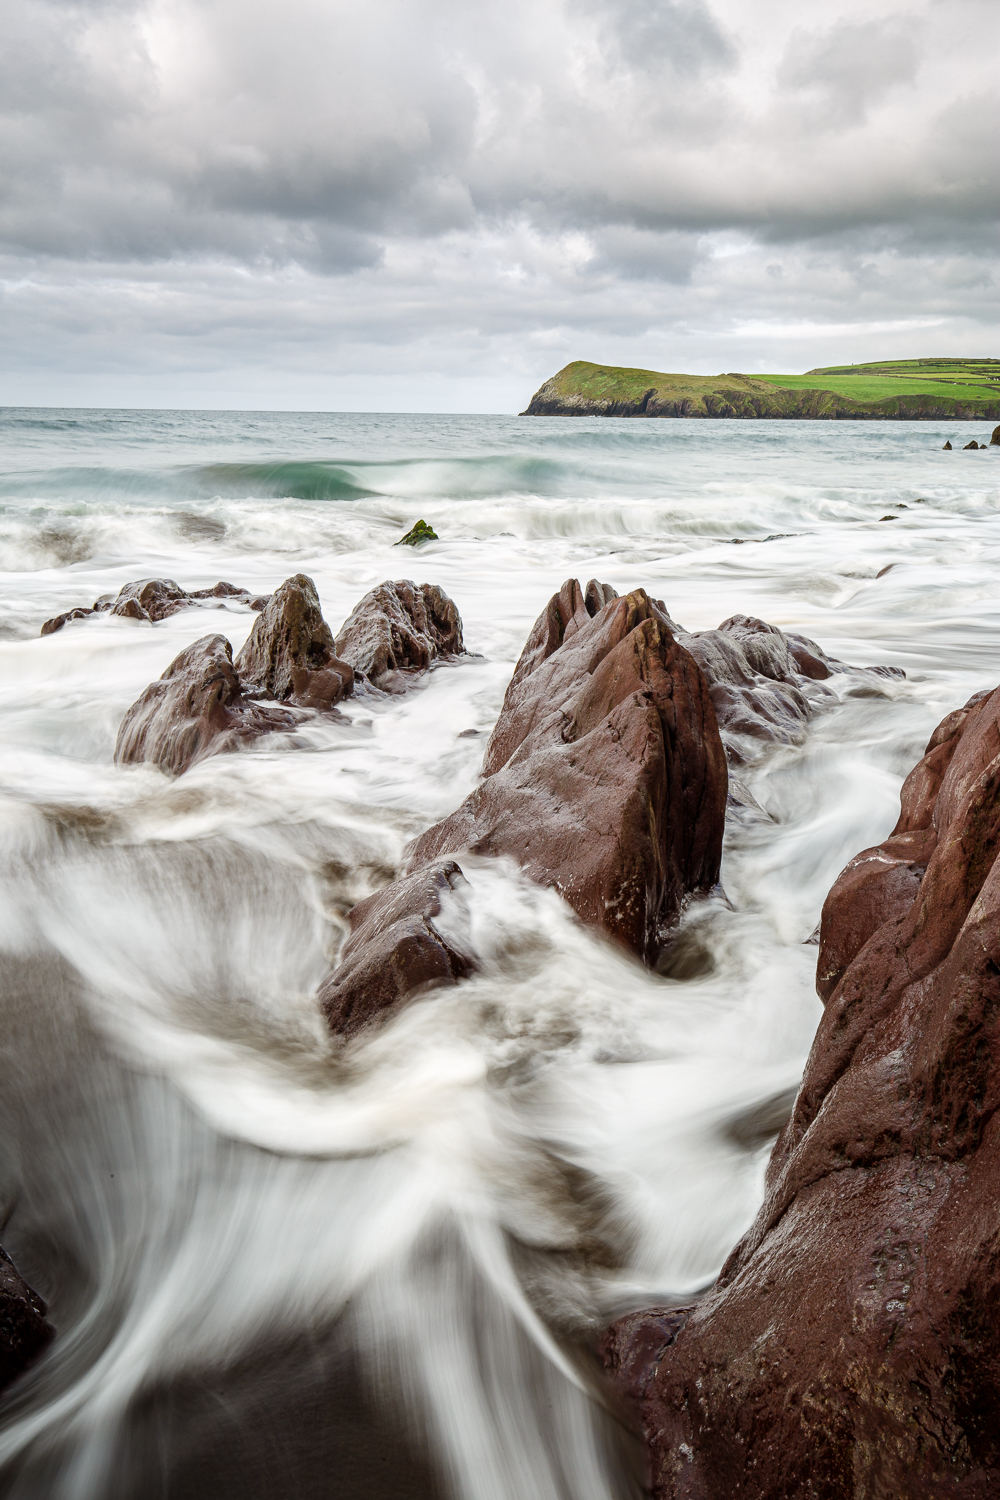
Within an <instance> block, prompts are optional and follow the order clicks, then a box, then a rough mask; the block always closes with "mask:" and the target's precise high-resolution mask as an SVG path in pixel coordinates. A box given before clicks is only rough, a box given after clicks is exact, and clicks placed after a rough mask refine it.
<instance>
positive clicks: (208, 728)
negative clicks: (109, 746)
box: [115, 635, 299, 776]
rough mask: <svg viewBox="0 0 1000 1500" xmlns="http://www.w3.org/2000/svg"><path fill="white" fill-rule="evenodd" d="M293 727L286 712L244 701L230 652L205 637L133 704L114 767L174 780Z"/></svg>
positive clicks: (218, 638)
mask: <svg viewBox="0 0 1000 1500" xmlns="http://www.w3.org/2000/svg"><path fill="white" fill-rule="evenodd" d="M298 722H299V719H298V718H297V717H296V716H295V715H294V714H292V713H290V712H289V711H288V709H286V708H283V707H279V706H278V705H277V704H274V703H257V702H255V701H253V700H252V699H247V698H245V697H244V696H243V691H242V689H241V687H240V680H239V677H238V675H237V672H236V668H235V667H234V666H233V648H232V646H231V645H230V644H229V642H228V641H227V640H226V638H225V636H224V635H206V636H202V638H201V640H199V641H195V642H194V644H193V645H192V646H188V647H186V648H185V649H184V650H183V651H182V652H181V653H180V655H179V656H176V657H175V658H174V660H173V661H172V662H171V663H170V665H169V667H168V668H167V670H166V671H165V672H164V674H163V676H162V677H161V678H159V679H158V681H156V682H152V683H150V685H149V687H148V688H146V690H145V692H144V693H143V694H142V696H141V697H140V698H138V699H137V700H136V702H135V703H133V704H132V707H131V708H130V709H129V711H128V713H127V714H126V715H125V717H124V719H123V720H122V722H121V727H120V729H119V730H118V741H117V744H116V745H115V763H116V765H131V764H136V763H138V762H141V761H149V762H152V763H153V764H154V765H157V766H159V768H160V770H161V771H166V772H167V774H168V775H171V776H179V775H180V774H181V772H182V771H186V770H188V768H189V767H190V766H193V765H196V764H197V762H198V761H200V760H204V759H205V757H206V756H207V755H218V754H220V753H223V752H225V751H231V750H237V749H239V748H240V746H242V745H246V744H248V743H249V742H250V741H251V740H254V739H257V738H258V737H259V736H260V735H262V734H269V733H271V732H272V731H274V730H281V729H294V727H295V725H296V724H297V723H298Z"/></svg>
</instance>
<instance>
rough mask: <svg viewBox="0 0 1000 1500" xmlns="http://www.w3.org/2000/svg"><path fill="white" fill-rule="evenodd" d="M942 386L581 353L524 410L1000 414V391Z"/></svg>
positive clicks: (568, 413)
mask: <svg viewBox="0 0 1000 1500" xmlns="http://www.w3.org/2000/svg"><path fill="white" fill-rule="evenodd" d="M949 389H950V387H949V385H947V384H942V385H941V388H940V390H935V389H931V390H929V391H914V392H913V393H912V394H903V395H901V394H898V393H895V394H889V395H887V396H886V397H884V398H882V399H880V400H874V401H861V400H855V399H853V398H852V397H850V396H847V395H843V394H841V393H838V392H837V391H833V390H828V389H823V388H822V382H821V381H820V382H819V383H818V384H817V387H816V389H792V388H786V387H784V386H781V385H776V384H775V383H774V381H773V380H771V379H765V378H763V377H758V376H753V375H741V374H735V373H734V374H729V375H667V374H661V373H659V372H657V371H655V370H633V369H624V368H618V367H616V366H601V365H594V364H591V363H590V362H589V361H587V360H574V361H573V363H572V364H568V365H566V366H565V367H564V368H563V369H562V370H560V371H559V372H558V374H556V375H553V376H552V377H551V378H550V379H549V380H546V381H545V383H544V384H543V385H542V386H540V387H539V389H538V390H537V391H536V392H535V394H534V395H533V396H532V398H531V400H530V401H529V403H528V405H527V407H526V409H525V410H524V411H523V412H521V416H523V417H715V418H720V417H721V418H727V417H728V418H733V417H736V418H747V419H751V420H753V419H759V418H779V419H780V418H785V419H795V418H809V419H812V420H817V419H821V420H828V421H837V420H840V421H910V422H912V421H920V420H924V421H935V420H936V421H961V422H971V421H995V420H996V419H997V418H998V417H1000V391H998V392H997V394H996V397H995V398H994V397H993V396H992V394H990V395H989V396H988V397H987V398H986V399H983V400H970V399H967V398H965V397H963V396H958V397H956V396H952V395H949V394H948V391H949Z"/></svg>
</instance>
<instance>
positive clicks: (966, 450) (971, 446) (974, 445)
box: [962, 438, 979, 453]
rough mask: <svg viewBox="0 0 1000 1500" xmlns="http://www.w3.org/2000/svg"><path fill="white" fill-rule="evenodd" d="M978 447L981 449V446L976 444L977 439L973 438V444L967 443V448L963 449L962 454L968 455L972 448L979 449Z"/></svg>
mask: <svg viewBox="0 0 1000 1500" xmlns="http://www.w3.org/2000/svg"><path fill="white" fill-rule="evenodd" d="M978 447H979V444H978V443H977V442H976V440H975V438H973V439H972V442H971V443H966V445H965V447H964V448H963V449H962V452H963V453H967V452H968V450H969V449H970V448H978Z"/></svg>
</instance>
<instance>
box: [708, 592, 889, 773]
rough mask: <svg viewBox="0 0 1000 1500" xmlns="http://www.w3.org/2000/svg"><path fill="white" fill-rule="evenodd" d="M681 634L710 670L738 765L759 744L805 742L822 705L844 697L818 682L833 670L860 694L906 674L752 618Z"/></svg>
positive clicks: (720, 714) (717, 705) (714, 698)
mask: <svg viewBox="0 0 1000 1500" xmlns="http://www.w3.org/2000/svg"><path fill="white" fill-rule="evenodd" d="M679 638H680V640H681V641H682V642H683V644H684V645H685V647H686V648H687V649H688V651H690V652H691V655H692V656H693V657H694V658H695V660H696V661H697V663H698V665H699V666H700V667H701V670H702V672H703V673H704V675H705V679H706V681H707V682H708V685H709V690H710V692H711V695H712V702H713V704H714V705H715V712H716V715H717V716H718V720H719V728H720V730H721V732H722V737H723V742H724V744H725V746H726V750H727V753H728V754H729V757H730V759H731V760H732V761H733V762H734V763H735V764H740V763H741V762H743V761H744V760H746V759H747V758H749V757H752V756H753V754H754V748H753V742H754V741H765V742H768V741H769V742H771V743H776V744H785V745H788V744H800V743H801V742H802V740H803V739H804V737H805V731H806V726H807V725H808V722H809V720H810V719H811V718H812V716H813V715H814V714H815V713H816V712H817V710H818V709H820V708H822V707H824V706H826V707H829V706H830V705H832V704H834V703H836V702H837V695H836V694H835V693H834V692H833V690H832V689H831V688H825V687H821V686H820V685H819V684H821V683H823V682H824V681H825V680H826V679H827V678H829V677H831V676H833V675H834V673H846V674H848V675H850V676H851V677H853V678H854V679H855V686H854V691H855V692H857V691H862V692H865V691H870V692H871V693H872V694H879V695H881V694H882V693H883V692H884V690H883V689H881V688H879V687H878V685H877V682H876V681H874V680H873V679H877V678H879V677H887V678H888V677H896V678H901V677H903V676H904V673H903V672H902V671H901V670H900V668H898V667H852V666H848V665H847V663H846V662H842V661H837V660H836V659H835V658H834V657H831V656H827V654H826V652H825V651H823V649H822V648H821V647H820V646H817V644H816V642H815V641H811V640H809V639H808V637H807V636H802V635H786V634H785V632H784V631H782V630H779V629H778V628H777V626H776V625H768V624H767V623H766V622H765V621H764V620H758V619H755V618H754V617H753V616H751V615H733V616H732V617H731V618H730V619H728V620H724V621H723V623H722V624H721V625H720V626H719V628H718V630H702V631H698V632H697V633H695V634H687V633H683V632H682V633H681V634H680V637H679Z"/></svg>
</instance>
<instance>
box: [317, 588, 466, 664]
mask: <svg viewBox="0 0 1000 1500" xmlns="http://www.w3.org/2000/svg"><path fill="white" fill-rule="evenodd" d="M336 650H337V655H338V656H340V657H342V658H343V660H344V661H346V662H350V664H351V666H352V667H353V668H354V671H355V672H356V673H357V674H358V676H361V677H364V678H366V679H367V681H368V682H370V683H371V684H372V685H373V686H374V687H377V688H381V689H382V690H383V691H384V692H392V693H398V692H403V691H404V690H405V688H406V686H407V682H408V680H409V678H410V677H411V676H413V675H414V674H416V673H418V672H424V671H426V670H427V668H428V667H429V666H430V664H431V662H432V661H436V660H438V659H440V658H446V657H449V656H461V655H463V654H464V652H465V645H464V643H463V641H462V620H461V617H460V615H459V613H458V610H457V609H456V608H455V605H454V603H453V601H452V600H451V599H449V598H448V595H447V594H446V593H445V592H444V590H443V589H441V588H439V587H438V585H437V584H436V583H421V584H416V583H411V582H410V580H409V579H406V578H401V579H398V580H397V581H396V582H395V583H389V582H386V583H380V584H379V585H378V587H377V588H374V589H372V590H371V591H370V593H367V594H365V596H364V598H363V599H361V600H360V601H359V603H358V604H357V605H356V606H355V608H354V610H353V611H352V613H351V614H350V616H349V617H348V618H347V619H346V620H345V621H344V623H343V625H342V626H341V628H340V630H339V631H338V632H337V639H336Z"/></svg>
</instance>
